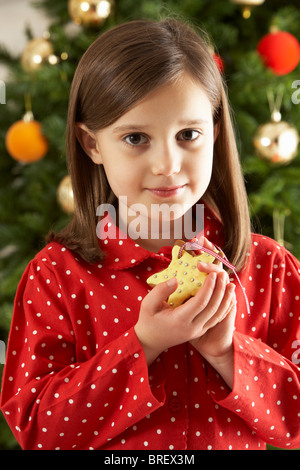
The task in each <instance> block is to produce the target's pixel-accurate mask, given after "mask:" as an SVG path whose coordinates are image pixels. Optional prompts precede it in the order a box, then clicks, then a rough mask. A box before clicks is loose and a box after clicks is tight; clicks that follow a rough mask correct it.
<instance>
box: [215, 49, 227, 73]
mask: <svg viewBox="0 0 300 470" xmlns="http://www.w3.org/2000/svg"><path fill="white" fill-rule="evenodd" d="M213 58H214V61H215V63H216V65H217V67H218V69H219V72H220V73H223V72H224V67H225V65H224V60H223V59H222V57H221V56H220V55H219V54H213Z"/></svg>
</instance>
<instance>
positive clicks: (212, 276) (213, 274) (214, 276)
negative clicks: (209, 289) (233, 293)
mask: <svg viewBox="0 0 300 470" xmlns="http://www.w3.org/2000/svg"><path fill="white" fill-rule="evenodd" d="M216 277H217V274H216V273H211V279H212V280H213V281H215V280H216Z"/></svg>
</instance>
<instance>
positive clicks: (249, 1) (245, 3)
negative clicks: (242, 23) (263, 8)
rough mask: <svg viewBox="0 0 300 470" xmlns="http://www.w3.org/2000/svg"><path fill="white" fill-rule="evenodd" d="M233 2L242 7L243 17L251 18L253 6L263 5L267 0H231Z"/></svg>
mask: <svg viewBox="0 0 300 470" xmlns="http://www.w3.org/2000/svg"><path fill="white" fill-rule="evenodd" d="M230 1H231V3H234V4H235V5H239V6H241V7H242V12H243V17H244V18H246V19H247V18H250V16H251V10H252V8H253V7H256V6H259V5H262V4H263V3H264V2H265V0H230Z"/></svg>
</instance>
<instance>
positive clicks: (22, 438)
mask: <svg viewBox="0 0 300 470" xmlns="http://www.w3.org/2000/svg"><path fill="white" fill-rule="evenodd" d="M73 322H74V319H72V318H70V317H69V315H68V307H67V305H65V304H64V295H63V286H62V285H59V283H58V281H57V279H56V275H55V272H53V271H52V270H51V269H50V268H48V267H46V265H45V263H44V264H43V263H38V262H37V261H36V260H33V261H32V262H31V263H30V264H29V266H28V267H27V269H26V271H25V273H24V275H23V278H22V280H21V282H20V284H19V288H18V291H17V295H16V299H15V308H14V314H13V321H12V325H11V331H10V337H9V343H8V348H7V356H6V364H5V370H4V376H3V381H2V394H1V403H0V405H1V410H2V412H3V414H4V416H5V418H6V420H7V422H8V424H9V426H10V428H11V429H12V431H13V433H14V435H15V437H16V439H17V441H18V442H19V443H20V445H21V447H22V448H23V449H43V450H45V449H50V450H52V449H76V448H77V449H99V448H101V446H103V445H106V444H107V442H108V441H109V440H111V439H113V438H114V437H115V436H117V435H119V434H121V433H122V432H123V431H124V430H125V429H126V428H128V426H130V425H131V426H132V425H134V424H135V423H136V422H137V421H139V420H140V419H142V418H144V417H145V416H146V415H148V414H149V413H151V412H152V411H154V410H156V409H157V408H159V407H160V406H162V404H163V402H164V389H163V386H160V385H157V386H153V387H152V388H151V387H150V385H149V378H148V368H147V364H146V360H145V357H144V352H143V349H142V347H141V344H140V342H139V341H138V339H137V337H136V335H135V332H134V329H133V327H132V328H130V329H127V331H124V333H123V334H121V335H120V336H119V337H117V338H116V339H113V340H112V341H111V342H109V343H107V344H105V345H101V344H98V349H97V350H96V352H95V354H94V355H92V357H91V358H90V359H88V360H85V361H82V360H81V359H80V358H81V351H80V349H79V345H78V341H77V339H78V338H76V334H77V333H76V334H75V333H74V331H77V330H76V329H75V328H74V325H73ZM84 347H85V346H83V347H82V346H80V348H81V349H82V348H84Z"/></svg>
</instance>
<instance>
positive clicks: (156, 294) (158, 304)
mask: <svg viewBox="0 0 300 470" xmlns="http://www.w3.org/2000/svg"><path fill="white" fill-rule="evenodd" d="M177 285H178V281H177V279H176V278H172V279H170V280H169V281H166V282H162V283H161V284H157V286H155V287H154V288H153V289H152V290H151V291H150V292H149V294H148V295H146V297H145V298H144V299H143V305H144V307H149V309H151V311H152V312H153V313H155V312H157V311H159V310H161V308H162V306H163V302H164V301H166V300H167V299H168V297H169V296H170V295H171V294H172V293H173V292H174V291H175V290H176V287H177Z"/></svg>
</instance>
